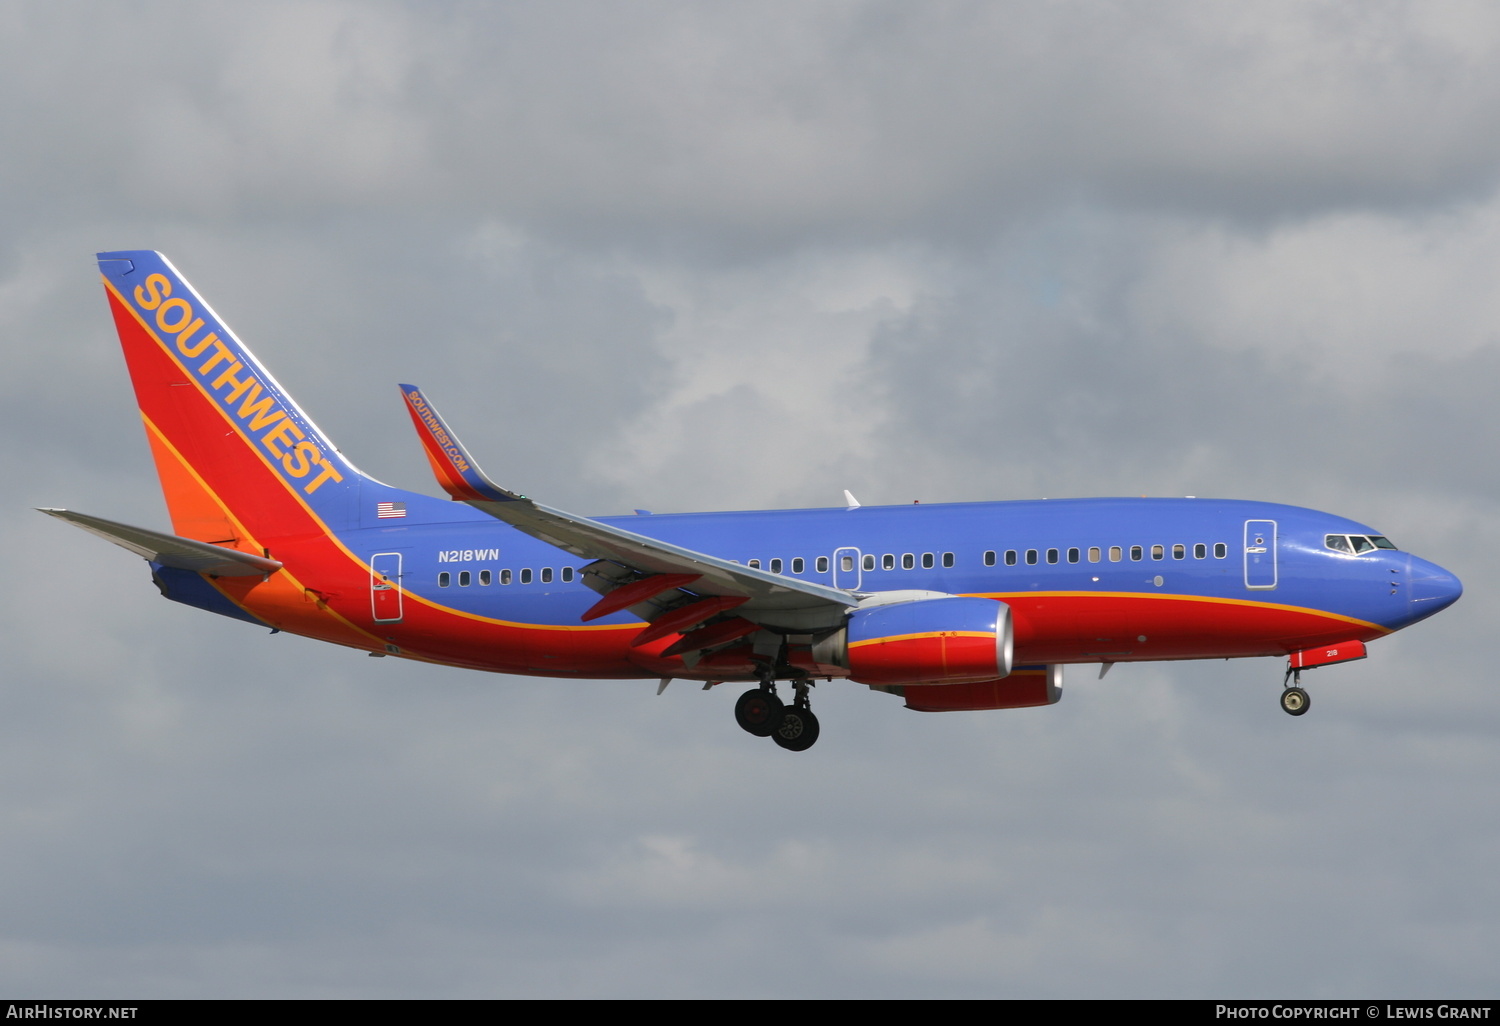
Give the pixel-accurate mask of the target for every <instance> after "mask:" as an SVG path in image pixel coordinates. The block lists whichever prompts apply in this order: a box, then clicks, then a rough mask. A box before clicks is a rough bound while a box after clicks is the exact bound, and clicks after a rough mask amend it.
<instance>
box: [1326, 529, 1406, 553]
mask: <svg viewBox="0 0 1500 1026" xmlns="http://www.w3.org/2000/svg"><path fill="white" fill-rule="evenodd" d="M1323 544H1324V545H1325V546H1327V547H1328V548H1330V549H1332V550H1333V551H1335V552H1343V553H1346V554H1348V555H1351V556H1357V555H1360V554H1361V553H1365V552H1374V551H1375V550H1376V549H1395V548H1396V546H1395V544H1394V543H1393V542H1392V541H1391V540H1390V539H1389V538H1384V537H1381V536H1380V535H1378V534H1372V535H1370V536H1369V537H1366V536H1365V535H1362V534H1330V535H1327V536H1326V537H1324V539H1323Z"/></svg>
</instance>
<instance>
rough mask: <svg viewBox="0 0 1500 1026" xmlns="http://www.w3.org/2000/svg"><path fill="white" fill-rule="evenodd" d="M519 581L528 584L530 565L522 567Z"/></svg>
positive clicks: (529, 580)
mask: <svg viewBox="0 0 1500 1026" xmlns="http://www.w3.org/2000/svg"><path fill="white" fill-rule="evenodd" d="M521 583H522V584H530V583H531V567H529V566H528V567H527V568H526V569H524V570H522V571H521Z"/></svg>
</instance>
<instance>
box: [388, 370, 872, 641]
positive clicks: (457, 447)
mask: <svg viewBox="0 0 1500 1026" xmlns="http://www.w3.org/2000/svg"><path fill="white" fill-rule="evenodd" d="M401 394H402V397H403V398H404V399H405V400H406V406H407V411H408V412H409V413H410V414H411V418H412V423H413V424H415V425H416V428H417V434H418V435H419V436H420V437H421V440H422V448H423V450H424V451H425V452H426V454H427V459H428V462H429V463H431V464H432V469H433V474H434V475H435V476H436V477H437V480H438V484H440V485H441V486H442V487H443V490H444V491H446V492H447V493H448V494H449V495H451V496H452V497H453V498H454V499H457V500H459V501H460V502H466V503H468V504H469V505H470V506H473V507H474V508H475V509H478V510H483V511H484V512H485V513H488V514H489V515H490V516H492V517H494V518H495V519H496V520H500V521H503V522H504V523H507V524H509V525H510V526H512V527H514V528H515V529H516V530H518V531H521V532H523V533H525V534H529V535H530V536H531V537H533V538H536V539H538V540H540V541H544V542H546V543H547V544H549V545H555V546H557V547H558V548H560V549H563V550H564V551H567V552H571V553H572V554H573V555H575V556H579V557H581V558H583V559H605V560H610V561H612V562H616V563H620V564H623V565H625V566H628V567H631V568H632V569H635V570H639V571H643V572H645V573H674V574H676V573H692V574H697V575H699V578H700V579H699V580H697V581H695V582H694V583H693V584H692V585H691V588H692V590H693V591H694V592H697V593H699V594H703V595H734V596H744V597H747V598H749V599H750V600H751V601H750V602H749V603H747V605H746V606H744V607H741V609H740V610H739V612H740V613H741V614H745V613H749V612H760V611H766V612H769V611H772V610H782V609H807V608H809V607H825V608H828V609H829V611H830V612H833V611H834V608H833V607H837V611H838V612H840V613H842V612H843V611H844V610H845V609H849V608H851V607H853V606H856V605H858V604H859V599H860V597H861V596H860V595H859V594H857V593H855V592H850V591H844V590H843V589H840V588H830V587H827V586H825V585H822V584H815V583H813V582H811V581H802V580H798V579H796V578H791V577H782V576H779V575H777V574H772V573H768V572H766V571H764V570H755V569H752V568H750V567H747V566H742V565H740V564H739V563H735V562H732V561H730V560H727V559H720V558H719V557H718V556H710V555H708V554H707V553H704V552H697V551H694V550H693V549H687V548H683V547H682V546H680V545H673V544H672V543H670V542H665V541H661V540H659V539H656V538H648V537H646V536H645V535H642V534H636V533H635V532H634V531H626V530H623V529H622V528H618V527H614V526H611V525H609V524H604V523H601V522H599V521H597V520H590V519H589V518H587V517H580V516H574V515H573V514H571V513H565V512H563V511H562V510H559V509H553V508H551V507H550V506H544V505H542V504H541V503H539V502H536V501H534V500H532V499H529V498H527V497H526V496H524V495H521V494H518V493H516V492H512V491H510V490H508V489H505V488H501V487H500V486H499V485H497V484H495V483H494V482H493V481H491V480H490V479H489V478H488V477H486V476H485V474H484V472H483V471H482V470H480V469H479V465H478V464H477V463H475V462H474V459H473V457H471V456H470V455H469V453H468V450H466V449H465V448H464V447H463V444H462V443H461V442H459V440H458V437H457V436H456V435H455V434H454V433H453V432H452V431H451V430H449V429H448V426H447V424H446V423H444V421H443V419H442V417H441V416H439V414H438V412H437V410H436V409H435V408H434V407H433V406H432V404H431V403H430V402H428V401H427V398H426V397H425V396H423V394H422V391H421V389H419V388H417V387H416V386H415V385H402V386H401Z"/></svg>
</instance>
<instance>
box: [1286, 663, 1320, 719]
mask: <svg viewBox="0 0 1500 1026" xmlns="http://www.w3.org/2000/svg"><path fill="white" fill-rule="evenodd" d="M1287 681H1291V683H1292V686H1291V687H1287ZM1281 689H1282V690H1281V708H1282V709H1283V710H1285V711H1286V713H1287V714H1288V715H1290V716H1301V715H1302V714H1303V713H1305V712H1307V710H1308V708H1309V707H1310V706H1311V705H1312V699H1311V698H1309V697H1308V694H1307V692H1306V691H1303V690H1302V671H1301V670H1288V671H1286V678H1285V679H1283V680H1282V682H1281Z"/></svg>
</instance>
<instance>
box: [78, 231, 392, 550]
mask: <svg viewBox="0 0 1500 1026" xmlns="http://www.w3.org/2000/svg"><path fill="white" fill-rule="evenodd" d="M99 270H100V271H101V273H102V274H103V277H104V288H105V292H106V293H107V294H108V297H109V305H110V310H111V312H112V313H113V314H114V319H115V327H116V328H117V330H118V331H119V335H120V345H121V347H122V348H123V349H124V351H125V363H126V365H127V366H128V367H129V369H130V379H131V382H132V383H133V384H134V386H135V394H136V401H137V404H138V405H139V406H140V411H141V418H142V419H143V420H144V421H145V426H146V435H147V438H148V439H149V440H150V443H151V453H152V456H153V457H154V458H155V460H156V469H157V473H158V474H159V475H160V477H161V484H162V491H163V493H164V494H165V496H166V500H167V509H168V511H169V512H170V514H171V517H172V529H173V530H174V531H175V532H176V533H177V534H179V535H182V536H183V537H186V538H194V539H197V540H199V541H206V542H213V543H216V544H220V545H223V544H229V545H240V546H241V547H250V546H248V545H245V544H243V543H249V542H251V539H258V538H269V537H276V536H288V535H299V534H306V533H308V532H314V533H320V532H321V531H322V530H323V529H325V528H327V529H332V530H333V531H338V530H340V529H341V528H344V527H347V526H353V524H354V522H355V517H356V515H357V503H358V491H359V485H360V482H361V480H362V479H363V477H364V475H362V474H361V473H360V472H359V471H358V470H357V469H355V467H354V466H353V465H352V464H350V463H349V462H348V461H347V460H346V459H344V457H343V455H342V454H341V453H340V452H339V451H338V449H336V448H335V447H334V445H333V443H332V442H331V441H329V439H328V437H327V436H326V435H324V434H323V432H322V431H320V430H319V429H318V427H317V425H315V424H314V423H313V422H312V421H311V420H310V419H309V418H308V416H307V415H306V414H305V413H303V412H302V410H301V409H300V408H299V407H298V406H297V404H296V403H295V402H293V401H292V399H291V397H290V396H289V395H287V394H286V392H285V391H283V390H282V388H281V386H280V385H279V384H277V383H276V379H275V378H273V377H271V375H270V374H269V373H268V372H267V371H266V369H265V368H264V367H262V366H261V365H260V362H259V361H258V360H256V359H255V357H254V356H253V355H252V354H251V353H250V351H249V350H248V349H246V348H245V346H244V345H243V344H242V343H241V342H240V340H239V339H238V338H236V337H235V335H234V333H233V332H231V331H230V330H229V328H228V327H227V326H226V325H225V324H224V322H223V321H221V320H219V318H218V316H217V315H216V314H215V313H214V312H213V310H212V309H211V308H210V307H209V305H208V304H207V303H205V302H204V301H203V298H202V297H201V296H199V295H198V293H197V292H196V291H194V290H193V287H192V286H191V285H189V284H188V283H187V280H186V279H184V278H183V277H182V275H180V274H179V273H178V272H177V269H176V268H175V267H173V266H172V265H171V263H170V262H168V260H167V259H166V258H165V257H163V256H162V255H161V254H160V253H154V252H151V251H148V250H140V251H127V252H119V253H100V254H99Z"/></svg>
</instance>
